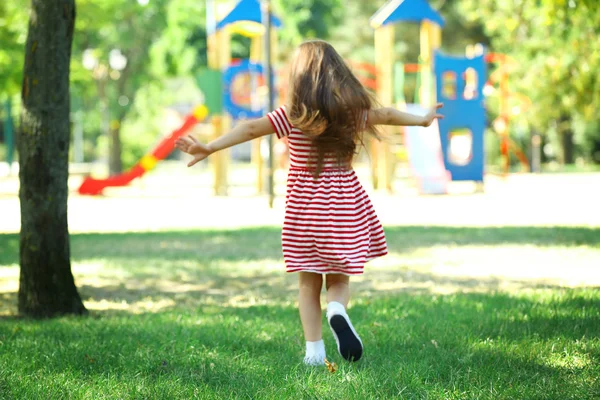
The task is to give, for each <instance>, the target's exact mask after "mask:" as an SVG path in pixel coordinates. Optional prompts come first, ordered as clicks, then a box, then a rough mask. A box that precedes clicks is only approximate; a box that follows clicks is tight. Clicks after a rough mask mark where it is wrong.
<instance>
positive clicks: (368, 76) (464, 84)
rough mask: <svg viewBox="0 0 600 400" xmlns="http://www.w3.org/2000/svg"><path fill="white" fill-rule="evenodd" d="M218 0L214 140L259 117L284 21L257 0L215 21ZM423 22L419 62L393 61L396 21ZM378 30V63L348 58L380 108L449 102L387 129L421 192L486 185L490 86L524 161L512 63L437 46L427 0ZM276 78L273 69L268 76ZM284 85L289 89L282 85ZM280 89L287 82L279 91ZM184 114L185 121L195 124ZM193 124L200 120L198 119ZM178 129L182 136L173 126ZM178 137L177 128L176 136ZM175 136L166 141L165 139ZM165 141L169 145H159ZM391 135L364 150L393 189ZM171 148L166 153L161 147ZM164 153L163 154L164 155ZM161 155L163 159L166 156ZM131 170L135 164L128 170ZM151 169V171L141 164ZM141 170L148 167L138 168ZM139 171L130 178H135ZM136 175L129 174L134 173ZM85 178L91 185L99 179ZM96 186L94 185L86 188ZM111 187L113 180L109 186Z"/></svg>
mask: <svg viewBox="0 0 600 400" xmlns="http://www.w3.org/2000/svg"><path fill="white" fill-rule="evenodd" d="M216 11H217V10H216V8H215V3H214V1H210V0H209V1H208V2H207V47H208V68H207V69H204V70H201V71H199V73H198V74H197V80H198V84H199V86H200V88H201V90H202V91H203V93H204V96H205V105H206V106H207V108H208V110H210V113H209V115H207V120H208V121H209V123H210V125H211V127H212V129H211V138H210V139H214V138H215V137H218V136H220V135H222V134H224V133H225V132H227V131H228V130H229V129H230V128H231V126H232V125H233V124H235V123H236V122H237V121H238V120H241V119H245V118H257V117H260V116H262V115H264V113H265V111H266V101H265V97H266V96H265V93H264V90H262V89H264V86H265V81H266V79H265V77H264V75H265V74H264V71H263V63H264V61H265V59H266V54H265V47H266V46H263V44H265V43H266V40H267V38H266V35H268V41H269V46H268V48H269V49H270V52H271V58H272V59H276V57H275V55H276V53H277V32H276V29H277V28H278V27H280V26H281V21H280V20H279V19H278V18H277V17H275V16H271V21H272V28H271V30H270V32H268V33H267V32H266V29H265V27H264V26H263V13H262V11H261V4H260V1H259V0H240V1H239V2H238V3H237V4H236V5H235V6H234V8H233V9H231V10H230V11H229V12H228V13H227V14H226V15H225V16H224V17H223V18H220V19H219V18H217V12H216ZM399 22H417V23H420V56H419V61H418V63H413V64H410V63H399V62H395V60H394V55H393V52H392V51H391V50H392V49H393V47H394V46H393V43H394V24H396V23H399ZM371 26H372V27H373V28H374V30H375V35H374V36H375V65H376V66H377V67H375V66H373V65H370V64H366V63H355V62H352V61H349V64H350V65H351V66H352V67H353V68H354V69H355V71H356V72H357V75H358V76H359V79H360V80H361V81H362V82H363V84H364V85H365V86H366V87H367V88H370V89H372V90H374V91H375V92H376V93H377V96H378V98H379V101H380V102H381V104H395V105H396V106H397V107H399V108H401V109H405V110H407V111H409V112H412V113H415V114H422V113H425V112H426V110H427V108H428V107H430V106H432V105H433V104H435V103H436V102H437V101H441V102H443V103H444V110H443V113H444V115H445V119H443V120H441V121H439V122H437V121H436V122H435V123H434V124H432V126H430V127H428V128H422V127H406V128H404V129H403V130H402V135H401V136H399V135H397V132H394V130H393V129H392V128H389V127H386V128H384V129H385V133H386V137H387V138H394V139H397V138H402V139H403V140H401V142H402V146H403V149H404V151H403V153H404V154H406V159H407V161H408V165H409V166H410V170H411V172H412V175H413V177H414V178H415V179H416V182H417V186H418V187H419V190H420V192H421V193H428V194H437V193H446V192H447V185H448V183H449V182H450V181H464V180H468V181H475V182H478V183H482V182H483V175H484V142H483V135H484V130H485V127H486V113H485V109H484V103H483V99H484V91H483V88H484V86H485V85H491V84H492V82H495V81H498V82H499V86H500V94H501V96H500V117H499V118H498V119H497V120H496V122H495V123H494V126H495V128H496V130H497V131H498V132H499V134H500V138H501V152H502V156H503V166H504V168H505V173H506V172H508V165H509V164H508V160H509V158H508V157H509V151H510V150H512V151H514V152H515V153H516V155H517V157H518V158H519V160H520V161H521V162H522V163H523V164H524V165H527V167H528V161H527V158H526V157H525V155H524V154H523V152H522V151H520V149H519V148H518V146H516V144H515V143H514V142H512V141H511V140H510V138H509V135H508V124H509V118H510V106H509V104H508V98H509V97H510V94H509V93H508V89H507V80H508V73H509V71H508V64H509V63H508V62H507V57H506V56H504V55H501V54H495V53H489V54H484V51H483V48H482V47H481V46H471V47H470V48H468V49H467V56H466V57H452V56H448V55H445V54H443V53H441V52H440V51H439V48H440V46H441V31H442V28H443V26H444V20H443V18H442V17H441V16H440V15H439V14H438V13H437V11H435V10H434V9H433V8H431V6H430V5H429V4H428V3H427V1H426V0H401V1H398V0H390V1H388V2H387V3H386V4H384V5H383V6H382V7H381V8H380V9H379V10H378V11H377V12H376V13H375V14H374V15H373V16H372V18H371ZM232 33H237V34H241V35H244V36H246V37H248V38H250V41H251V44H250V52H249V53H250V57H249V59H243V60H233V59H232V56H231V50H230V48H231V35H232ZM486 62H488V63H492V62H494V63H499V68H498V69H497V71H496V72H495V73H494V74H492V76H491V77H490V81H487V80H486V79H484V77H485V76H486ZM407 73H413V74H417V81H418V83H417V88H416V91H415V96H414V98H415V100H414V104H407V102H406V99H405V98H404V82H405V74H407ZM275 75H276V74H271V77H270V79H271V82H273V81H274V80H275ZM282 86H283V85H282ZM282 89H283V87H282ZM189 120H190V117H188V119H186V122H185V123H184V126H186V124H188V123H189ZM196 122H197V119H196ZM176 132H178V133H181V134H183V133H185V132H184V131H182V130H181V129H180V130H177V131H176ZM171 136H173V134H172V135H171ZM165 140H169V138H167V139H165ZM163 142H164V141H163ZM261 142H262V141H261V140H255V141H253V142H252V153H251V162H252V164H253V168H254V169H255V171H256V178H257V179H256V185H257V186H256V187H257V192H258V193H261V192H262V191H263V190H264V178H265V166H264V160H263V156H262V154H261V145H262V143H261ZM391 146H392V144H391V143H390V142H388V141H382V142H377V141H374V140H373V141H371V142H369V143H368V152H369V154H370V157H369V158H370V162H371V176H372V182H373V186H374V188H375V189H387V190H390V191H391V189H392V181H393V176H394V168H395V164H396V162H395V161H396V160H395V159H396V158H397V156H396V154H394V152H393V151H392V147H391ZM165 151H166V150H165ZM166 155H168V153H167V154H165V155H164V156H165V157H166ZM163 158H164V157H163ZM230 161H231V156H230V152H229V150H224V151H222V152H219V153H217V154H214V155H213V156H212V157H210V159H209V162H210V163H211V166H212V170H213V176H214V179H213V185H214V193H215V194H216V195H226V194H227V189H228V167H229V164H230ZM149 164H151V163H149V161H148V160H146V161H144V160H143V159H142V160H140V162H139V163H138V165H136V167H134V170H135V171H137V172H139V168H138V167H141V166H143V165H146V166H147V165H149ZM132 171H133V170H132ZM132 171H130V172H129V173H127V174H125V175H123V176H119V177H111V178H108V179H107V180H105V183H108V182H110V185H118V184H127V183H129V182H130V181H131V179H134V178H135V177H137V176H141V174H139V175H136V174H137V172H136V173H133V172H132ZM144 171H145V170H144ZM142 173H143V172H142ZM132 174H133V175H132ZM130 178H131V179H130ZM89 182H95V183H94V184H93V185H92V184H90V183H89ZM99 182H100V180H93V179H91V178H88V180H87V181H86V182H84V184H82V187H81V188H80V193H86V194H99V193H100V192H101V189H100V192H97V191H96V190H98V189H99V188H100V187H101V186H102V184H100V183H99ZM90 185H91V186H90ZM110 185H107V186H110Z"/></svg>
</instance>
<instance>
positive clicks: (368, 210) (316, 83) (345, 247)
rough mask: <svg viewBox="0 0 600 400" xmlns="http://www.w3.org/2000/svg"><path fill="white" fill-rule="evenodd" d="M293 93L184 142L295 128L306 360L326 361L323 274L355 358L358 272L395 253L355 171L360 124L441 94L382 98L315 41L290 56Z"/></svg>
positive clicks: (228, 141)
mask: <svg viewBox="0 0 600 400" xmlns="http://www.w3.org/2000/svg"><path fill="white" fill-rule="evenodd" d="M289 82H290V86H291V87H290V88H289V99H288V104H287V106H282V107H280V108H278V109H276V110H275V111H273V112H271V113H269V114H267V116H266V117H263V118H260V119H257V120H254V121H248V122H244V123H241V124H239V125H237V126H236V127H235V128H233V129H232V130H231V132H229V133H228V134H226V135H223V136H221V137H220V138H218V139H216V140H214V141H213V142H211V143H208V144H202V143H199V142H198V141H197V140H196V139H195V138H193V137H191V136H188V137H186V138H180V139H178V140H177V142H176V147H177V148H178V149H179V150H182V151H184V152H186V153H188V154H190V155H192V156H193V157H194V158H193V160H192V161H190V162H189V164H188V166H189V167H191V166H192V165H194V164H196V163H197V162H199V161H201V160H203V159H205V158H206V157H208V156H209V155H210V154H212V153H214V152H216V151H219V150H222V149H225V148H228V147H231V146H234V145H236V144H239V143H242V142H246V141H248V140H251V139H255V138H258V137H261V136H265V135H270V134H272V133H275V134H277V137H278V138H280V139H281V138H283V137H287V139H288V141H289V150H290V168H289V174H288V182H287V196H286V209H285V219H284V224H283V231H282V247H283V256H284V260H285V264H286V270H287V272H298V277H299V287H300V294H299V309H300V319H301V321H302V327H303V329H304V336H305V339H306V356H305V357H304V363H306V364H308V365H321V364H324V361H325V347H324V344H323V340H322V327H321V302H320V293H321V288H322V285H323V276H325V286H326V289H327V302H328V304H327V321H328V322H329V326H330V328H331V331H332V332H333V336H334V337H335V340H336V342H337V346H338V351H339V352H340V354H341V355H342V357H344V358H345V359H346V360H349V361H357V360H359V359H360V358H361V356H362V353H363V344H362V342H361V340H360V337H359V336H358V334H357V333H356V331H355V329H354V327H353V326H352V323H351V322H350V318H349V317H348V314H347V312H346V307H347V305H348V301H349V299H350V290H349V281H350V275H358V274H362V273H363V266H364V264H365V263H366V262H367V261H369V260H372V259H374V258H376V257H380V256H383V255H385V254H387V245H386V240H385V235H384V232H383V228H382V226H381V223H380V222H379V220H378V218H377V215H376V214H375V210H374V209H373V206H372V204H371V201H370V199H369V197H368V196H367V194H366V193H365V191H364V189H363V187H362V186H361V184H360V183H359V181H358V179H357V176H356V174H355V173H354V171H353V169H352V167H351V162H352V158H353V156H354V155H355V154H356V150H357V145H358V144H359V143H362V136H361V133H362V132H363V131H367V132H369V133H370V134H372V135H374V136H375V137H377V132H376V130H375V126H376V125H404V126H407V125H420V126H429V125H430V124H431V123H432V122H433V120H434V119H436V118H442V116H441V115H439V114H438V113H437V110H438V109H439V108H440V107H441V106H442V105H441V104H438V105H436V106H435V107H433V108H432V109H431V110H430V111H429V112H428V113H427V115H425V116H416V115H411V114H407V113H404V112H401V111H398V110H396V109H394V108H374V101H373V99H372V98H371V96H370V95H369V94H368V93H367V91H366V90H365V88H364V87H363V86H362V85H361V84H360V82H359V81H358V80H357V79H356V77H355V76H354V75H353V74H352V72H351V71H350V69H349V68H348V66H347V65H346V64H345V63H344V60H343V59H342V58H341V57H340V56H339V55H338V53H337V52H336V51H335V50H334V48H333V47H332V46H331V45H329V44H328V43H326V42H323V41H318V40H315V41H309V42H306V43H304V44H302V45H301V46H300V47H299V48H298V50H297V51H296V53H295V55H294V57H293V60H292V65H291V73H290V81H289Z"/></svg>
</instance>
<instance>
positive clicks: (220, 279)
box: [0, 227, 600, 315]
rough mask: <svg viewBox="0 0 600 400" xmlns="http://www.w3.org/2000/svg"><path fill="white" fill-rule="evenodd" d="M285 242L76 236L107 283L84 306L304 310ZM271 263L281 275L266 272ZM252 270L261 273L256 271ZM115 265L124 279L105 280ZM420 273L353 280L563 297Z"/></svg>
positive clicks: (578, 241) (182, 235)
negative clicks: (286, 265) (286, 262)
mask: <svg viewBox="0 0 600 400" xmlns="http://www.w3.org/2000/svg"><path fill="white" fill-rule="evenodd" d="M386 232H387V237H388V244H389V250H390V252H391V253H397V254H399V255H402V254H403V253H407V252H411V251H414V250H416V249H425V250H426V249H428V248H431V247H433V246H437V247H442V248H443V247H444V246H453V247H461V246H467V245H476V244H480V245H489V246H493V245H499V246H502V245H506V244H511V243H512V244H531V245H534V246H536V247H541V248H542V250H541V251H543V247H546V246H565V247H576V246H592V247H594V248H595V247H597V246H598V243H600V231H599V230H595V229H588V228H545V227H521V228H519V227H517V228H515V227H503V228H454V227H389V228H387V229H386ZM279 238H280V230H279V229H278V228H271V227H265V228H248V229H238V230H207V231H169V232H152V233H125V234H81V235H73V236H72V241H71V243H72V261H73V264H74V265H75V266H77V265H79V264H81V265H87V264H89V263H94V260H99V263H100V264H99V265H101V266H102V267H101V270H100V271H99V273H98V277H97V276H96V275H95V274H94V273H93V272H92V273H90V274H88V275H85V274H84V275H82V276H80V277H77V281H78V284H79V289H80V293H81V295H82V298H83V299H84V300H85V301H87V302H88V303H89V302H91V301H93V302H96V303H98V302H102V303H103V304H100V305H97V306H96V307H95V309H99V310H104V311H102V312H107V313H110V312H119V313H121V312H127V310H130V311H131V312H136V313H139V312H145V311H146V312H147V311H151V312H156V311H160V310H165V309H170V308H174V307H197V306H200V305H202V304H205V303H211V304H228V305H233V306H236V305H239V304H245V305H248V304H255V303H256V302H271V303H274V302H280V301H295V297H296V290H297V289H296V280H297V276H296V275H295V274H286V273H284V272H283V261H282V259H281V258H282V257H281V249H280V239H279ZM0 249H1V250H2V251H0V265H9V264H14V263H17V259H18V254H17V250H18V236H17V235H0ZM435 261H436V260H434V261H433V262H435ZM264 262H268V263H271V264H275V265H280V266H281V269H280V270H273V269H271V270H268V269H266V270H263V269H262V268H261V265H262V263H264ZM426 262H432V261H431V260H426ZM247 263H248V264H247ZM250 263H254V264H253V266H252V267H251V268H250V267H249V268H247V269H246V265H249V264H250ZM105 264H108V265H111V266H114V268H115V271H116V272H119V273H113V271H111V270H110V269H109V270H108V271H105V269H106V268H105ZM82 268H85V267H82ZM111 268H113V267H111ZM418 268H419V267H418V266H417V267H407V266H397V267H393V268H389V267H386V268H377V267H372V266H371V265H369V268H368V269H367V273H366V274H365V275H364V276H361V277H359V278H357V279H354V280H353V290H354V291H355V293H356V294H357V295H358V296H363V297H372V296H380V295H386V294H387V293H404V294H409V293H410V294H421V293H435V292H440V291H441V292H450V293H451V292H463V291H467V292H471V291H488V292H489V291H498V290H505V289H506V288H507V287H508V288H510V289H512V290H518V289H522V288H540V287H557V286H556V285H555V283H553V282H546V281H544V280H542V279H511V278H507V277H494V276H484V277H476V278H474V277H472V276H451V275H447V274H444V273H440V272H437V273H434V272H431V271H428V270H419V269H418ZM120 272H122V273H120ZM14 310H16V293H14V292H8V293H7V292H4V293H0V314H5V315H6V314H8V313H14Z"/></svg>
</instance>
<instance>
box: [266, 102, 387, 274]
mask: <svg viewBox="0 0 600 400" xmlns="http://www.w3.org/2000/svg"><path fill="white" fill-rule="evenodd" d="M267 117H268V118H269V120H270V121H271V124H272V125H273V128H274V129H275V133H276V134H277V137H278V138H280V139H281V138H283V137H287V138H288V143H289V150H290V168H289V173H288V182H287V195H286V207H285V219H284V222H283V231H282V235H281V238H282V247H283V258H284V260H285V264H286V270H287V272H298V271H305V272H316V273H321V274H329V273H337V274H345V275H357V274H362V273H363V269H364V264H365V263H366V262H367V261H369V260H372V259H373V258H375V257H380V256H383V255H385V254H387V245H386V240H385V234H384V232H383V227H382V226H381V223H380V222H379V219H378V218H377V215H376V214H375V209H374V208H373V205H372V204H371V200H370V199H369V197H368V195H367V193H366V192H365V190H364V189H363V187H362V185H361V184H360V182H359V181H358V177H357V176H356V173H355V172H354V170H353V169H351V168H350V169H344V168H340V167H339V166H338V165H337V163H336V161H335V159H334V158H333V157H329V158H326V159H325V163H324V165H323V171H322V172H321V174H320V175H319V178H318V179H314V177H313V171H312V170H310V169H309V168H308V161H309V157H310V153H311V140H310V138H308V137H307V136H305V135H304V134H303V133H302V131H301V130H299V129H296V128H294V127H293V126H292V125H291V124H290V122H289V120H288V118H287V115H286V109H285V106H283V107H280V108H278V109H276V110H275V111H273V112H271V113H269V114H267Z"/></svg>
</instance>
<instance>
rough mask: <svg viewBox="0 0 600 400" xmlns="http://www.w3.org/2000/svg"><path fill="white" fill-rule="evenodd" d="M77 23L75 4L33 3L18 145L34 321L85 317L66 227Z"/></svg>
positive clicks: (27, 310)
mask: <svg viewBox="0 0 600 400" xmlns="http://www.w3.org/2000/svg"><path fill="white" fill-rule="evenodd" d="M74 26H75V2H74V0H32V2H31V15H30V20H29V31H28V34H27V42H26V45H25V67H24V71H23V86H22V92H21V101H22V108H21V126H20V135H19V143H18V149H19V155H20V169H19V179H20V190H19V198H20V202H21V237H20V263H21V274H20V286H19V312H20V313H21V314H23V315H28V316H35V317H51V316H54V315H60V314H83V313H85V312H86V309H85V307H84V305H83V302H82V301H81V298H80V297H79V293H78V292H77V288H76V287H75V282H74V279H73V274H72V272H71V261H70V249H69V230H68V225H67V197H68V187H67V178H68V152H69V109H70V95H69V71H70V60H71V44H72V41H73V30H74ZM49 66H51V68H50V67H49Z"/></svg>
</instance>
